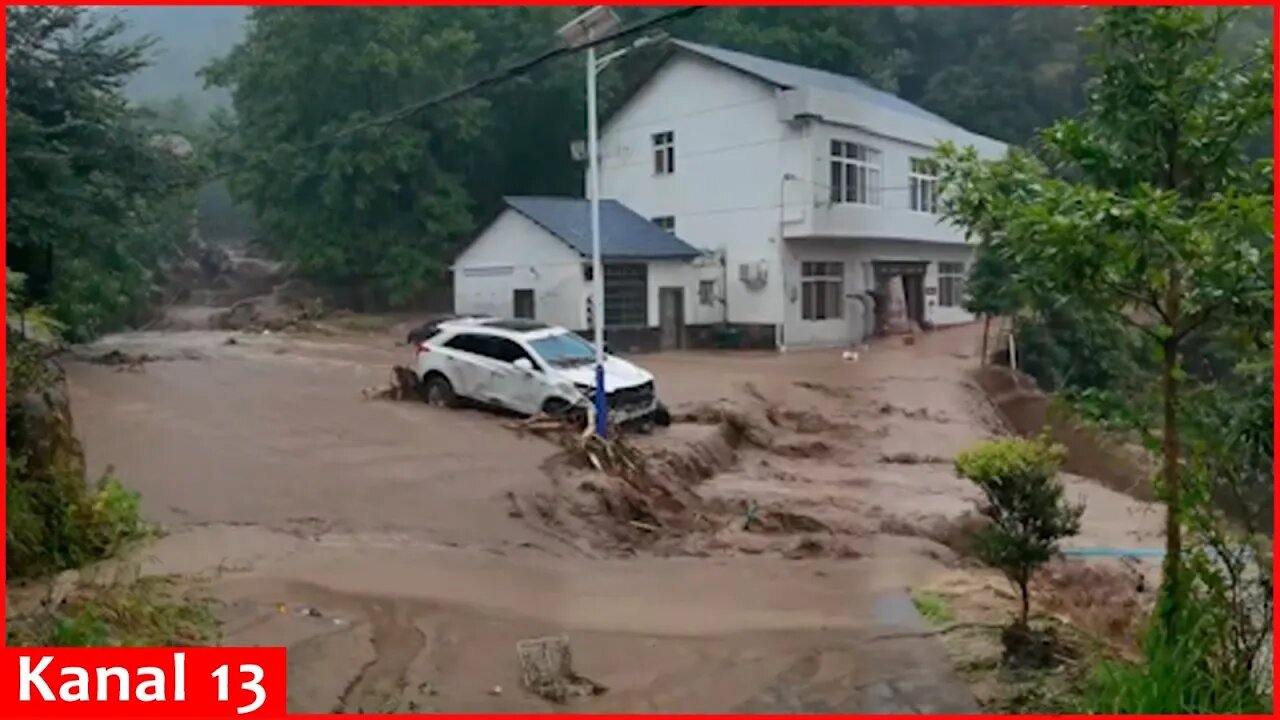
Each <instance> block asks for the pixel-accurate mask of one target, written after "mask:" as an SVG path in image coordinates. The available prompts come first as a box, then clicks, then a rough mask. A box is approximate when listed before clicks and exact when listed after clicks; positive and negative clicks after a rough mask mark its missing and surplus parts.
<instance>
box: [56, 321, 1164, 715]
mask: <svg viewBox="0 0 1280 720" xmlns="http://www.w3.org/2000/svg"><path fill="white" fill-rule="evenodd" d="M401 330H402V328H394V329H392V330H390V331H388V332H387V333H385V334H383V333H379V334H355V333H351V334H337V335H332V336H318V335H317V336H296V335H280V334H276V335H231V334H226V333H205V332H187V333H154V334H141V335H133V336H117V337H113V338H109V339H108V340H107V341H105V342H104V347H118V348H121V349H124V350H127V351H129V352H135V353H137V352H145V353H149V354H151V355H154V356H157V358H158V359H156V360H154V361H152V362H149V363H147V364H146V365H145V366H144V367H143V368H142V369H141V370H140V371H137V370H136V369H135V370H134V371H130V370H122V369H120V368H116V367H110V366H103V365H95V364H89V363H74V364H72V366H71V368H70V370H69V374H70V377H71V382H72V392H73V407H74V412H75V415H76V421H77V429H78V431H79V433H80V434H81V436H82V438H83V440H84V443H85V447H86V451H87V453H88V458H89V462H90V465H91V470H99V471H100V470H102V469H104V468H105V467H106V466H107V465H111V466H114V468H115V470H116V472H117V473H118V474H119V475H120V476H121V477H122V478H124V480H125V481H126V483H127V484H128V485H130V486H131V487H134V488H136V489H137V490H139V491H141V493H142V496H143V503H144V507H145V510H146V512H147V513H148V515H149V516H150V517H151V518H153V519H155V520H158V521H160V522H162V523H164V524H165V525H166V526H167V528H168V529H169V531H170V532H169V534H168V535H167V536H166V537H165V538H163V539H162V540H160V541H159V542H157V543H156V544H155V545H154V546H152V547H151V548H149V549H148V550H147V557H146V564H147V567H148V569H149V570H150V571H154V572H173V573H183V574H186V575H191V576H198V577H203V578H206V579H208V580H209V587H210V590H211V592H212V593H213V594H214V595H215V597H217V598H218V599H219V600H221V601H222V603H223V616H224V618H225V620H226V625H225V633H226V638H225V641H226V642H227V643H229V644H232V643H234V644H255V645H256V644H262V645H276V644H284V645H287V646H288V647H289V660H290V709H291V710H294V711H322V712H324V711H332V710H342V711H346V712H357V711H365V712H393V711H409V710H419V711H455V712H468V711H495V712H526V711H528V712H540V711H546V710H549V709H551V708H552V706H551V705H549V704H548V703H547V702H546V701H543V700H541V699H539V698H536V697H533V696H531V695H529V694H528V693H526V692H524V691H523V690H522V689H521V688H519V687H518V685H519V672H520V671H519V665H518V663H517V658H516V653H515V643H516V641H518V640H520V639H522V638H528V637H535V636H540V635H546V634H558V633H566V634H568V636H569V637H570V639H571V642H572V647H573V653H574V662H575V666H576V669H577V670H578V671H579V672H580V673H582V674H583V675H585V676H588V677H590V678H591V679H592V680H594V681H596V682H599V683H602V684H603V685H605V686H607V687H608V688H609V690H608V692H605V693H604V694H602V695H599V696H596V697H593V698H587V699H579V700H575V701H573V702H572V703H571V704H570V706H569V708H568V709H570V710H573V711H587V712H594V711H601V712H607V711H623V712H628V711H652V712H676V711H685V712H717V711H720V712H723V711H734V710H738V711H773V712H798V711H826V712H858V711H864V712H877V711H896V712H911V711H933V712H939V711H965V710H972V709H974V708H973V705H972V701H971V699H970V698H969V697H968V696H967V694H966V692H965V690H964V688H963V687H962V686H960V685H959V684H958V683H956V682H955V680H954V677H953V675H952V673H951V671H950V668H949V666H948V665H947V661H946V659H945V657H944V656H943V654H942V653H941V652H940V648H939V647H938V646H937V644H936V643H935V642H934V640H933V639H932V638H927V637H903V635H904V634H905V635H910V633H911V632H912V631H915V630H919V629H920V627H919V618H918V617H917V616H916V615H915V612H914V609H913V608H912V605H911V603H910V600H909V599H908V596H907V594H906V592H905V590H906V589H907V588H909V587H912V586H914V585H916V584H917V583H920V582H923V581H924V580H925V579H927V578H929V577H933V576H936V575H937V574H939V573H941V572H943V571H944V570H946V569H947V568H948V567H952V566H954V565H955V557H954V555H953V553H952V550H951V549H950V548H948V547H947V544H946V543H947V539H948V533H949V532H951V530H953V528H954V526H955V525H956V518H958V517H960V516H962V515H963V513H964V512H965V511H967V510H968V509H969V508H970V506H971V501H972V500H973V498H974V490H973V489H972V488H971V487H969V486H968V485H967V484H966V483H965V482H964V481H962V480H960V479H958V478H956V477H955V476H954V473H953V471H952V469H951V464H950V461H951V459H952V458H953V457H954V455H955V453H956V452H958V451H959V450H961V449H962V448H964V447H966V446H968V445H970V444H971V443H973V442H975V441H976V440H979V439H981V438H982V437H984V436H988V435H990V434H993V433H997V432H1000V431H1001V426H1000V423H999V421H998V420H997V419H996V416H995V414H994V412H993V410H992V408H991V407H990V406H989V404H988V403H987V401H986V399H985V397H984V396H983V395H982V393H981V391H980V390H979V389H978V388H977V387H976V386H975V385H974V384H973V383H972V382H971V381H970V380H969V379H968V375H967V372H968V370H969V369H970V368H972V366H973V364H974V363H975V362H976V359H975V357H973V356H972V353H973V350H974V347H975V342H974V341H975V337H974V333H973V332H972V331H971V330H970V329H967V328H962V329H957V330H952V331H946V332H939V333H934V334H931V335H928V336H926V337H925V338H924V339H923V340H922V342H920V343H918V344H916V345H914V346H903V345H902V344H901V343H900V342H897V341H895V342H885V343H882V344H880V345H876V346H873V347H872V348H871V349H870V350H869V351H868V352H864V353H863V354H862V356H861V358H860V360H859V361H858V362H849V361H846V360H844V359H842V357H841V354H840V353H839V352H836V351H814V352H800V353H795V352H793V353H789V354H785V355H776V354H747V353H744V354H711V353H707V354H698V353H687V354H686V353H681V354H669V355H660V356H646V357H640V358H638V361H639V362H641V363H642V364H643V365H644V366H646V367H648V368H649V369H651V370H652V371H653V372H654V373H655V374H656V375H657V377H658V387H659V391H660V393H661V394H662V395H663V397H664V399H665V400H666V401H667V402H668V404H669V405H671V406H672V408H673V410H674V411H675V412H676V414H677V416H678V417H681V418H683V419H684V420H685V422H680V423H677V424H676V425H674V426H673V427H672V428H669V429H666V430H662V431H659V432H658V433H656V434H655V435H653V436H649V437H645V438H640V439H638V440H636V445H637V447H639V448H640V449H641V450H642V451H644V452H646V453H649V454H650V455H651V456H652V457H654V458H656V460H657V463H658V464H657V467H658V468H660V469H663V470H662V472H663V473H665V475H664V477H665V478H666V480H667V481H669V482H670V483H672V484H673V485H674V486H676V494H677V496H678V497H679V498H680V499H681V501H680V502H679V503H678V504H677V505H674V506H671V507H672V508H674V509H671V510H670V511H671V513H672V514H673V515H680V516H681V517H680V518H677V520H678V522H672V523H670V524H664V525H663V526H662V527H660V528H655V527H654V526H652V525H650V524H648V523H627V522H625V520H619V518H618V517H616V516H615V515H610V514H609V513H607V512H603V511H600V510H599V507H600V506H601V504H602V502H603V501H602V500H601V497H600V496H601V492H600V490H599V487H598V485H599V483H597V482H596V481H595V480H593V478H592V477H591V476H590V473H588V472H586V471H585V470H582V469H580V468H574V467H570V466H569V465H568V464H566V463H564V462H560V461H559V460H558V458H557V450H558V448H557V447H556V446H555V445H553V444H552V443H551V442H548V441H547V440H545V439H542V438H538V437H532V436H529V437H522V436H520V435H519V434H517V433H515V432H513V431H512V430H511V429H509V428H508V427H506V426H505V423H507V422H509V421H508V419H506V418H500V417H497V416H494V415H491V414H487V413H484V412H480V411H473V410H454V411H446V410H435V409H432V408H428V407H426V406H425V405H422V404H419V403H408V402H401V403H395V402H386V401H372V400H366V399H364V398H363V397H362V390H363V389H365V388H369V387H371V386H377V385H380V384H383V383H385V382H386V378H387V375H388V372H389V370H390V368H391V366H392V365H393V364H395V363H399V362H405V361H407V360H408V353H407V350H406V348H405V347H404V346H403V345H397V342H396V341H397V339H400V338H403V336H404V335H403V332H401ZM233 337H234V341H233V342H229V338H233ZM726 410H730V411H732V412H734V413H739V414H741V415H742V416H743V417H746V418H749V419H751V421H752V422H753V423H754V424H753V425H752V428H753V429H752V430H751V432H750V433H748V434H747V435H746V436H744V435H743V434H742V433H741V432H740V431H735V432H733V433H727V432H726V431H725V430H724V427H723V422H722V421H721V420H717V418H722V417H723V415H724V413H725V411H726ZM1069 482H1070V488H1071V492H1072V494H1073V495H1077V496H1082V497H1084V498H1085V500H1086V501H1087V503H1088V508H1089V509H1088V511H1087V513H1086V516H1085V531H1084V533H1083V535H1082V537H1081V538H1078V539H1077V541H1076V542H1078V543H1080V544H1085V545H1097V544H1110V545H1123V546H1158V545H1159V543H1160V537H1159V518H1158V517H1157V516H1156V515H1155V514H1154V513H1152V512H1149V511H1148V510H1147V509H1146V508H1145V507H1144V506H1143V505H1141V504H1139V503H1137V502H1135V501H1133V500H1131V499H1129V498H1127V497H1125V496H1122V495H1119V494H1118V493H1115V492H1112V491H1110V490H1106V489H1104V488H1102V487H1101V486H1099V485H1096V484H1094V483H1092V482H1089V481H1087V480H1084V479H1081V478H1074V477H1073V478H1069Z"/></svg>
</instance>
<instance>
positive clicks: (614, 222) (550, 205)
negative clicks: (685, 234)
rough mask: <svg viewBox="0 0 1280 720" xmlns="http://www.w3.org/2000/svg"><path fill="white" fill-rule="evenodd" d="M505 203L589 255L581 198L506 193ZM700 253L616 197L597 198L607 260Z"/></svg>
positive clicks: (587, 208) (586, 211)
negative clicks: (516, 195)
mask: <svg viewBox="0 0 1280 720" xmlns="http://www.w3.org/2000/svg"><path fill="white" fill-rule="evenodd" d="M503 199H504V200H505V201H506V203H507V205H508V206H509V207H510V208H511V209H512V210H515V211H516V212H518V213H520V214H521V215H524V216H525V217H527V218H529V219H530V220H532V221H533V222H535V223H537V224H538V225H541V226H542V227H543V228H544V229H546V230H547V231H548V232H550V233H551V234H552V235H555V236H556V237H558V238H560V239H561V240H563V241H564V242H565V243H567V244H568V245H569V246H570V247H572V248H573V249H574V250H577V251H578V252H579V253H580V254H581V255H583V256H584V257H591V204H590V203H588V202H587V201H586V200H584V199H582V198H564V197H528V196H523V197H506V198H503ZM699 254H700V253H699V252H698V250H697V249H696V248H694V247H693V246H691V245H689V244H688V243H686V242H685V241H683V240H681V239H680V238H678V237H676V236H675V235H673V234H672V233H669V232H667V231H666V230H663V229H662V228H660V227H658V226H657V225H654V224H653V223H651V222H649V221H648V220H647V219H645V218H643V217H641V216H640V215H638V214H636V212H635V211H634V210H632V209H631V208H629V207H627V206H626V205H623V204H622V203H620V202H618V201H617V200H601V201H600V255H601V256H602V257H604V258H606V259H609V260H663V259H679V260H683V259H689V258H694V257H697V256H698V255H699Z"/></svg>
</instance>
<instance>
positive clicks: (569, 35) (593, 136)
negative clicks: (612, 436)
mask: <svg viewBox="0 0 1280 720" xmlns="http://www.w3.org/2000/svg"><path fill="white" fill-rule="evenodd" d="M618 24H619V20H618V15H617V13H615V12H614V11H613V10H611V9H609V8H607V7H605V6H603V5H597V6H595V7H593V8H591V9H590V10H588V11H586V12H584V13H582V14H581V15H579V16H578V17H576V18H574V19H573V20H570V21H569V22H568V23H567V24H565V26H564V27H562V28H560V29H559V30H558V31H556V34H557V35H559V36H560V39H562V40H564V42H565V43H566V44H567V45H569V46H570V47H577V46H579V45H583V44H587V43H590V42H593V41H595V40H599V39H600V38H601V37H604V36H605V35H607V34H608V33H609V32H611V31H612V30H613V29H614V28H616V27H617V26H618ZM596 70H597V67H596V50H595V47H594V46H591V45H588V46H587V177H588V181H587V185H588V189H589V192H590V195H591V196H590V198H589V200H590V205H591V308H592V312H591V316H592V317H591V319H592V322H591V324H592V326H593V328H592V329H593V331H594V340H595V346H596V383H595V406H596V413H595V415H596V434H597V435H599V436H600V437H604V436H605V435H607V434H608V429H609V418H608V414H609V399H608V398H609V395H608V389H607V388H605V384H604V361H605V357H604V268H603V263H602V262H601V260H600V154H599V149H598V146H599V137H598V133H599V128H598V127H597V123H596Z"/></svg>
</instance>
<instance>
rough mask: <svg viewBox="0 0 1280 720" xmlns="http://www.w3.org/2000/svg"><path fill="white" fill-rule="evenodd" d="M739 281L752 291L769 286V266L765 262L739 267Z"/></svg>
mask: <svg viewBox="0 0 1280 720" xmlns="http://www.w3.org/2000/svg"><path fill="white" fill-rule="evenodd" d="M738 279H739V280H741V281H742V284H743V285H746V286H747V288H748V289H750V290H759V289H760V288H762V287H764V286H765V285H768V284H769V266H768V264H766V263H765V261H764V260H757V261H756V262H753V263H742V264H740V265H738Z"/></svg>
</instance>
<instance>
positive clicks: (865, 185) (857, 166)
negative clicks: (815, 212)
mask: <svg viewBox="0 0 1280 720" xmlns="http://www.w3.org/2000/svg"><path fill="white" fill-rule="evenodd" d="M831 202H833V203H853V204H856V205H879V204H880V151H879V150H876V149H875V148H873V147H870V146H867V145H862V144H860V143H854V142H846V141H844V140H832V141H831Z"/></svg>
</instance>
